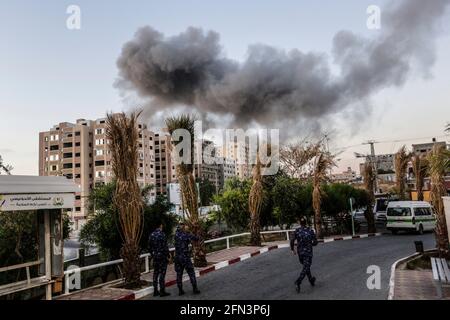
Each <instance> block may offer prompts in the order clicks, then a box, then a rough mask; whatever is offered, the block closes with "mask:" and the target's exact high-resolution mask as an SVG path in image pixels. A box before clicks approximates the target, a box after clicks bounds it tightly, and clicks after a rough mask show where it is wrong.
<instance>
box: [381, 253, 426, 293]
mask: <svg viewBox="0 0 450 320" xmlns="http://www.w3.org/2000/svg"><path fill="white" fill-rule="evenodd" d="M433 251H434V249H429V250H424V252H423V253H429V252H433ZM423 253H420V252H416V253H413V254H411V255H409V256H407V257H403V258H401V259H399V260H397V261H395V262H394V263H393V264H392V266H391V277H390V278H389V294H388V300H394V294H395V270H396V269H397V265H398V264H399V263H402V262H405V261H408V260H410V259H412V258H415V257H418V256H420V255H421V254H423Z"/></svg>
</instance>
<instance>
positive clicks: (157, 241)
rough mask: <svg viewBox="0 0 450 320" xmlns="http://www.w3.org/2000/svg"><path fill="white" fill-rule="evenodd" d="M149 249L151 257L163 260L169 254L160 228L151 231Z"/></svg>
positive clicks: (164, 236)
mask: <svg viewBox="0 0 450 320" xmlns="http://www.w3.org/2000/svg"><path fill="white" fill-rule="evenodd" d="M149 249H150V250H149V251H150V254H151V255H152V257H153V259H157V260H163V259H167V258H168V256H169V246H168V245H167V239H166V235H165V234H164V232H162V230H161V229H156V230H155V231H153V232H152V234H151V235H150V239H149Z"/></svg>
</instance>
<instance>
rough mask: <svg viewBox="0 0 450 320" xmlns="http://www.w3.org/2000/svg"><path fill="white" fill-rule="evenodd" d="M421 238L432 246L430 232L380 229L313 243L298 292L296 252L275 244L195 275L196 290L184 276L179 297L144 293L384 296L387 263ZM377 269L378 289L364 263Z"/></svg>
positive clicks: (250, 296) (248, 296)
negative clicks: (370, 283)
mask: <svg viewBox="0 0 450 320" xmlns="http://www.w3.org/2000/svg"><path fill="white" fill-rule="evenodd" d="M415 240H422V241H423V242H424V246H425V249H429V248H433V247H434V246H435V239H434V234H431V233H427V234H425V235H415V234H399V235H397V236H393V235H382V236H379V237H374V238H364V239H357V240H347V241H335V242H331V243H326V244H319V245H318V246H317V247H315V251H314V260H313V265H312V273H313V275H314V276H316V278H317V282H316V286H315V287H311V286H310V285H309V283H308V281H307V280H306V279H305V281H304V282H303V285H302V290H301V292H300V294H297V292H296V291H295V286H294V281H295V279H296V278H297V277H298V275H299V272H300V270H301V269H300V264H299V262H298V257H297V256H296V255H295V256H294V255H292V253H291V251H290V250H289V249H276V250H273V251H270V252H269V253H265V254H262V255H260V256H256V257H253V258H251V259H248V260H245V261H243V262H239V263H237V264H234V265H231V266H228V267H226V268H223V269H220V270H217V271H214V272H212V273H209V274H207V275H204V276H202V277H200V278H198V279H197V280H198V285H199V289H200V290H201V294H199V295H193V294H192V289H191V285H190V283H189V282H184V289H185V291H186V295H184V296H181V297H179V296H178V289H177V287H176V286H173V287H170V288H168V290H167V291H168V292H170V293H171V296H169V297H165V298H160V297H157V298H154V297H153V296H148V297H145V298H144V299H183V300H189V299H198V300H209V299H219V300H222V299H224V300H225V299H236V300H247V299H255V300H266V299H274V300H295V299H352V300H357V299H370V300H380V299H383V300H384V299H386V298H387V296H388V291H389V278H390V268H391V265H392V264H393V263H394V262H395V261H396V260H398V259H400V258H402V257H405V256H408V255H410V254H412V253H414V252H415V247H414V241H415ZM371 265H376V266H379V267H380V270H381V289H379V290H378V289H374V290H369V289H368V288H367V284H366V282H367V279H368V277H369V276H370V275H369V274H367V268H368V266H371Z"/></svg>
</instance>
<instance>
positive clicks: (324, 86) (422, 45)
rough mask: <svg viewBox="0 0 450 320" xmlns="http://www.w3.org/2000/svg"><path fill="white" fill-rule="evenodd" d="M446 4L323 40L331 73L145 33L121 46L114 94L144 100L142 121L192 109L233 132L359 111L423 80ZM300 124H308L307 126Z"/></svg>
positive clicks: (285, 58)
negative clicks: (224, 119)
mask: <svg viewBox="0 0 450 320" xmlns="http://www.w3.org/2000/svg"><path fill="white" fill-rule="evenodd" d="M449 3H450V0H432V1H423V0H407V1H402V2H399V3H397V2H396V4H395V5H394V4H393V5H391V6H390V7H389V8H388V9H386V10H383V11H382V28H381V30H380V32H379V34H378V36H377V37H376V38H374V39H366V38H363V37H359V36H357V35H355V34H353V33H351V32H349V31H340V32H338V33H337V34H336V35H335V37H334V39H333V52H332V54H333V58H334V63H335V64H336V65H337V66H338V67H339V68H340V74H338V75H333V74H332V73H331V71H330V65H329V61H328V60H327V57H326V55H325V54H323V55H320V54H317V53H303V52H301V51H299V50H296V49H294V50H291V51H283V50H279V49H276V48H274V47H270V46H267V45H253V46H250V47H249V49H248V56H247V59H246V60H245V61H244V62H243V63H238V62H235V61H232V60H229V59H227V58H225V57H224V56H223V52H222V47H221V45H220V43H219V35H218V34H217V33H216V32H212V31H209V32H206V33H205V32H204V31H203V30H201V29H197V28H193V27H190V28H188V29H187V30H186V31H185V32H183V33H181V34H179V35H177V36H173V37H165V36H164V35H163V34H161V33H160V32H158V31H156V30H154V29H152V28H151V27H144V28H141V29H139V30H138V31H137V32H136V35H135V37H134V39H133V40H131V41H130V42H128V43H126V44H125V45H124V47H123V50H122V53H121V56H120V57H119V59H118V62H117V65H118V68H119V79H118V81H117V83H116V85H117V87H119V88H121V89H126V90H133V91H136V92H137V93H138V94H139V95H140V96H142V97H145V98H150V99H151V103H150V104H149V106H148V108H147V110H146V112H145V114H147V115H152V114H158V115H159V116H160V117H162V116H163V115H164V114H166V113H167V112H169V113H170V112H173V111H174V110H175V111H176V110H182V109H183V108H184V110H186V109H185V108H186V106H188V107H189V108H191V110H192V108H194V110H195V111H196V112H197V113H198V114H200V115H203V116H205V115H207V114H209V115H212V116H213V117H212V118H214V117H216V118H217V116H225V115H226V116H228V117H230V116H231V121H232V124H233V125H235V126H247V125H250V124H259V125H263V126H269V127H277V126H279V127H280V128H285V127H286V126H285V125H282V124H286V123H289V124H290V126H291V130H292V131H293V132H295V131H296V129H297V128H298V127H301V126H304V125H307V126H309V127H317V125H316V124H314V125H312V124H311V123H312V121H311V120H319V119H324V118H329V117H331V116H333V115H335V114H336V113H338V112H342V111H345V110H346V109H347V108H348V107H349V106H352V105H360V104H361V102H364V101H367V100H368V99H369V98H370V97H371V96H372V95H373V94H374V93H376V92H378V91H380V90H381V89H383V88H386V87H393V86H394V87H398V86H402V85H403V84H404V83H405V81H406V80H407V79H408V77H409V75H410V73H411V70H412V69H413V68H414V67H418V69H419V70H420V71H421V72H422V74H423V75H424V76H425V77H428V76H429V75H430V67H431V66H432V65H433V64H434V61H435V38H436V34H437V33H438V31H439V30H438V28H437V27H438V25H439V22H440V18H441V17H442V16H443V15H444V13H445V9H446V7H447V6H448V4H449ZM308 123H309V124H308Z"/></svg>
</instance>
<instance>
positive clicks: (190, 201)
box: [177, 165, 207, 267]
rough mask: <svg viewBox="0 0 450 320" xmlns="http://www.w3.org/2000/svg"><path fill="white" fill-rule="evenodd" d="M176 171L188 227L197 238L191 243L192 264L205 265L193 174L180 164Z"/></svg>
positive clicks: (204, 249)
mask: <svg viewBox="0 0 450 320" xmlns="http://www.w3.org/2000/svg"><path fill="white" fill-rule="evenodd" d="M177 173H178V174H177V176H178V180H179V183H180V189H181V193H182V197H183V204H184V205H185V207H186V209H187V210H188V212H189V214H188V221H187V223H188V226H189V229H190V230H191V231H192V233H193V234H194V235H196V236H197V237H198V238H199V240H198V241H194V242H193V243H192V247H193V249H194V266H196V267H206V266H207V261H206V247H205V242H204V232H203V230H202V227H201V225H200V220H199V216H198V203H197V200H198V197H197V186H196V183H195V179H194V175H193V174H192V172H189V170H186V169H185V168H184V167H183V166H182V165H180V166H178V167H177Z"/></svg>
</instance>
